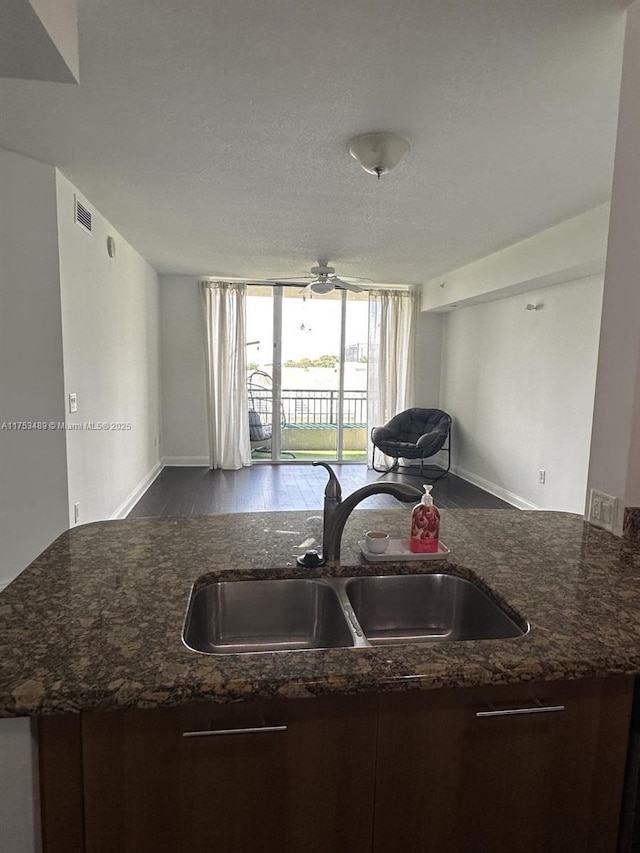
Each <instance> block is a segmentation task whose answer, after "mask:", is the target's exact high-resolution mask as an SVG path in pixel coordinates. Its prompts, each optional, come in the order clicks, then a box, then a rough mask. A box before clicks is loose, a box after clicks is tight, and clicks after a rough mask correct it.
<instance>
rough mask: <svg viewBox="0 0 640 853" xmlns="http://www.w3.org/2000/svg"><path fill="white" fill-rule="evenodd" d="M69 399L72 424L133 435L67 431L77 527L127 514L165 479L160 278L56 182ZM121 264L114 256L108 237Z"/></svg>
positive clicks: (59, 179)
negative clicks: (87, 218) (85, 220)
mask: <svg viewBox="0 0 640 853" xmlns="http://www.w3.org/2000/svg"><path fill="white" fill-rule="evenodd" d="M56 183H57V191H58V196H57V205H58V232H59V246H60V287H61V296H62V333H63V343H64V385H65V394H66V395H68V394H69V393H70V392H74V393H76V394H77V399H78V411H77V413H76V414H67V420H68V422H69V423H70V424H83V423H87V422H89V423H108V424H113V423H115V424H131V429H119V430H115V429H110V430H108V431H106V430H102V431H98V430H87V429H84V430H82V431H70V430H67V433H66V440H67V459H68V468H69V509H68V513H69V515H68V517H69V523H70V524H71V523H72V522H73V504H74V503H75V502H79V503H80V523H85V522H88V521H95V520H99V519H105V518H109V517H111V516H113V515H114V513H119V514H122V513H123V512H125V511H126V510H127V509H128V508H129V507H130V506H131V505H132V503H133V502H134V501H135V499H136V497H137V496H139V495H140V493H141V489H142V488H143V486H144V484H148V482H149V478H150V477H152V476H153V475H154V474H155V473H157V466H158V458H159V433H160V426H159V424H160V378H159V372H160V345H159V295H158V276H157V273H156V272H155V270H153V268H152V267H150V266H149V264H148V263H147V262H146V261H145V260H144V259H143V258H142V257H141V256H140V255H139V254H138V253H137V252H136V251H135V250H134V249H133V248H132V247H131V246H130V245H129V244H128V243H127V242H126V240H124V238H123V237H122V236H121V235H120V234H118V232H117V231H116V230H115V229H114V228H113V227H112V226H111V225H110V224H109V223H108V222H107V221H106V220H105V219H104V218H103V217H102V216H101V215H100V213H99V211H97V210H96V209H95V208H94V207H93V206H92V205H91V202H90V201H87V200H86V199H82V200H83V202H84V203H85V204H86V205H87V206H88V207H89V208H90V209H91V211H92V213H93V234H88V233H86V232H85V231H84V230H83V229H82V228H80V227H79V226H78V225H77V224H76V223H75V222H74V216H73V214H74V193H75V192H77V191H76V189H75V188H74V187H73V185H72V184H71V183H70V182H69V181H68V180H67V179H66V178H65V177H64V175H62V174H61V173H60V172H57V181H56ZM108 235H112V236H113V237H115V240H116V257H115V258H113V259H112V258H110V257H109V256H108V254H107V236H108Z"/></svg>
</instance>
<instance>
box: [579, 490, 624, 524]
mask: <svg viewBox="0 0 640 853" xmlns="http://www.w3.org/2000/svg"><path fill="white" fill-rule="evenodd" d="M617 511H618V498H615V497H614V496H613V495H607V494H606V493H605V492H599V491H598V490H597V489H591V492H590V493H589V514H588V516H587V521H589V522H590V523H591V524H593V525H595V526H596V527H601V528H602V529H603V530H609V531H612V530H613V528H614V527H615V523H616V514H617Z"/></svg>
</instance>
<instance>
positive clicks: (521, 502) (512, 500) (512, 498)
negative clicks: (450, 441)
mask: <svg viewBox="0 0 640 853" xmlns="http://www.w3.org/2000/svg"><path fill="white" fill-rule="evenodd" d="M451 473H452V474H455V475H456V476H457V477H461V478H462V479H463V480H467V481H468V482H469V483H472V484H473V485H474V486H478V487H479V488H481V489H484V490H485V492H489V494H491V495H495V496H496V497H497V498H500V499H501V500H503V501H506V502H507V503H509V504H512V506H514V507H516V508H517V509H536V510H542V507H541V506H536V504H533V503H531V501H528V500H525V498H522V497H520V495H516V494H514V493H513V492H510V491H509V490H508V489H503V488H502V486H496V484H495V483H491V482H490V481H489V480H485V478H484V477H479V476H478V475H477V474H472V473H471V471H466V470H465V469H464V468H460V466H459V465H452V466H451Z"/></svg>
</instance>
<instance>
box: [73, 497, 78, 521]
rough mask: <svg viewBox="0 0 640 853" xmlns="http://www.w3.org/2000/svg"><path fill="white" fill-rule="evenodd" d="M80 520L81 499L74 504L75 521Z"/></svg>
mask: <svg viewBox="0 0 640 853" xmlns="http://www.w3.org/2000/svg"><path fill="white" fill-rule="evenodd" d="M79 521H80V501H77V503H74V505H73V523H74V524H77V523H78V522H79Z"/></svg>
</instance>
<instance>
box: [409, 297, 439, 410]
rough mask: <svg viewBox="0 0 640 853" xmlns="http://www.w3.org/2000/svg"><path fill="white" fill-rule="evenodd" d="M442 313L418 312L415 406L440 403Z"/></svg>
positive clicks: (434, 406)
mask: <svg viewBox="0 0 640 853" xmlns="http://www.w3.org/2000/svg"><path fill="white" fill-rule="evenodd" d="M444 321H445V317H444V315H442V314H426V313H424V312H423V313H419V314H418V322H417V324H416V345H415V359H416V363H415V382H416V406H422V407H423V408H428V409H431V408H438V407H439V405H440V369H441V360H442V329H443V325H444Z"/></svg>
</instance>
